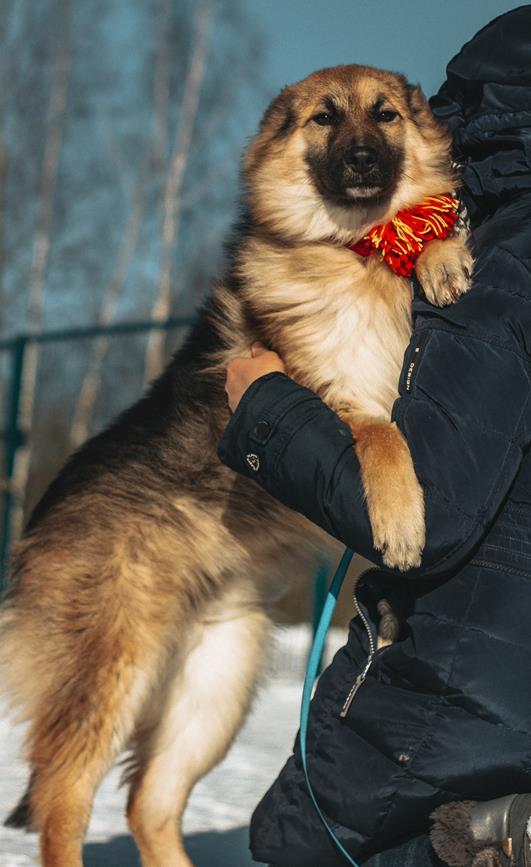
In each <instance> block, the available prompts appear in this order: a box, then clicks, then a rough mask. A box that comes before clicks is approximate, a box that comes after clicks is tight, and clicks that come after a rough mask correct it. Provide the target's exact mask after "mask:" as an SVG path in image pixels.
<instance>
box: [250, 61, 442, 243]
mask: <svg viewBox="0 0 531 867" xmlns="http://www.w3.org/2000/svg"><path fill="white" fill-rule="evenodd" d="M449 150H450V136H449V134H448V132H447V131H446V129H445V128H444V127H443V126H442V125H441V124H439V123H438V122H437V121H436V120H435V118H434V117H433V115H432V113H431V111H430V108H429V106H428V103H427V101H426V99H425V98H424V96H423V95H422V93H421V91H420V89H419V88H418V87H412V86H411V85H409V84H408V82H407V81H406V79H405V78H404V77H403V76H402V75H398V74H396V73H392V72H383V71H381V70H378V69H372V68H370V67H366V66H355V65H352V66H339V67H336V68H334V69H324V70H321V71H320V72H315V73H313V75H310V76H309V77H308V78H306V79H305V80H304V81H301V82H300V83H299V84H295V85H293V86H291V87H287V88H285V89H284V90H283V91H282V92H281V94H280V95H279V96H278V97H277V98H276V99H275V100H274V101H273V102H272V104H271V105H270V106H269V108H268V109H267V111H266V113H265V115H264V117H263V120H262V123H261V126H260V131H259V133H258V135H257V136H256V137H255V138H254V139H253V140H252V142H251V144H250V146H249V148H248V151H247V155H246V159H245V179H246V184H247V189H248V192H249V202H250V208H251V213H252V215H253V218H254V219H255V220H256V221H257V222H259V223H261V224H263V225H265V226H267V227H268V228H269V230H271V231H273V232H275V233H278V234H280V235H281V236H283V237H287V238H291V239H294V240H325V239H332V240H340V241H349V240H355V239H357V238H358V237H360V235H361V234H363V233H364V232H365V231H366V229H367V228H369V227H370V226H372V225H374V224H375V223H378V222H382V221H384V220H385V219H389V218H390V217H391V216H393V215H394V214H395V213H396V212H397V211H398V210H399V209H400V208H402V207H406V206H408V205H413V204H417V203H418V202H419V201H420V200H421V199H422V198H424V197H425V196H426V195H434V194H436V193H442V192H447V191H448V183H449V182H450V179H451V177H452V173H451V169H450V155H449Z"/></svg>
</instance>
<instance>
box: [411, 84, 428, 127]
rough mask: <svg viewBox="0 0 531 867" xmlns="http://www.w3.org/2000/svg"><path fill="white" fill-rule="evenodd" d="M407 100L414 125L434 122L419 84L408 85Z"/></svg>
mask: <svg viewBox="0 0 531 867" xmlns="http://www.w3.org/2000/svg"><path fill="white" fill-rule="evenodd" d="M406 99H407V105H408V108H409V111H410V114H411V119H412V120H413V122H414V123H416V124H419V125H420V124H424V123H426V122H427V121H428V120H433V115H432V113H431V108H430V106H429V103H428V100H427V99H426V97H425V96H424V94H423V92H422V90H421V89H420V87H419V85H418V84H407V85H406Z"/></svg>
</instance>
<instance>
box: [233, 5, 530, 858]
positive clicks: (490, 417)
mask: <svg viewBox="0 0 531 867" xmlns="http://www.w3.org/2000/svg"><path fill="white" fill-rule="evenodd" d="M447 73H448V75H447V81H446V83H445V84H444V85H443V86H442V88H441V90H440V91H439V93H438V95H437V96H435V97H434V98H433V99H432V101H431V105H432V109H433V111H434V113H435V115H436V116H437V117H438V118H439V119H440V120H442V121H444V122H445V123H446V124H448V126H449V128H450V130H451V131H452V133H453V136H454V143H455V156H456V160H457V161H458V162H459V163H460V164H461V166H462V168H461V177H462V181H463V188H462V191H461V197H462V200H463V201H464V203H465V205H466V208H467V210H468V213H469V216H470V220H471V225H472V229H473V233H472V239H473V250H474V255H475V260H476V264H475V269H474V276H473V286H472V289H471V291H470V292H469V293H468V294H467V295H465V296H464V297H463V298H462V299H461V300H460V301H459V302H458V303H457V304H455V305H453V306H451V307H446V308H442V309H441V308H435V307H433V306H431V305H430V304H429V303H428V302H427V301H426V300H425V299H424V298H423V297H421V296H420V295H418V296H417V297H416V298H415V301H414V330H413V335H412V340H411V344H410V347H409V349H408V350H407V351H406V356H405V361H404V372H403V375H402V377H401V382H400V398H399V399H398V400H397V401H396V403H395V406H394V408H393V421H395V422H396V424H397V425H398V427H399V429H400V430H401V431H402V433H403V434H404V436H405V438H406V440H407V443H408V445H409V448H410V451H411V454H412V457H413V461H414V465H415V470H416V472H417V476H418V478H419V480H420V482H421V484H422V487H423V489H424V495H425V503H426V545H425V549H424V553H423V559H422V564H421V567H420V568H418V569H414V570H411V571H409V572H406V573H399V572H396V571H392V570H389V569H386V568H384V567H383V566H382V565H381V564H382V560H381V555H380V553H379V552H378V551H376V550H375V549H374V548H373V545H372V535H371V528H370V523H369V520H368V515H367V511H366V508H365V505H364V501H363V488H362V483H361V479H360V468H359V463H358V460H357V458H356V454H355V451H354V448H353V447H352V439H351V437H350V431H349V430H348V428H347V427H346V425H344V424H342V422H341V421H340V420H339V419H338V417H337V416H336V415H335V414H334V413H333V412H332V410H331V409H329V408H328V407H327V406H326V405H325V404H324V403H323V402H322V401H320V399H319V398H318V397H317V396H316V395H313V394H312V392H310V391H309V390H308V389H304V388H302V387H301V386H299V385H298V384H297V383H295V382H294V381H293V380H291V379H290V378H289V377H288V376H287V375H286V373H285V369H284V364H283V361H282V359H281V358H280V357H279V356H278V355H277V354H276V353H275V352H272V351H269V350H267V349H266V348H265V347H262V346H260V345H254V346H253V348H252V352H251V357H249V358H239V359H236V360H234V361H233V362H231V363H230V364H229V365H228V368H227V382H226V391H227V396H228V402H229V406H230V408H231V410H232V412H233V415H232V418H231V420H230V422H229V425H228V427H227V428H226V430H225V432H224V434H223V436H222V439H221V441H220V445H219V455H220V458H221V460H222V461H223V462H224V463H226V464H227V465H228V466H230V467H231V468H232V469H233V470H236V471H237V472H240V473H242V474H243V475H245V476H247V477H248V478H252V479H254V480H255V481H256V482H257V483H258V484H260V485H261V486H262V487H263V488H264V489H265V490H266V491H268V492H269V493H270V494H272V495H273V496H274V497H276V498H278V499H279V500H281V501H282V502H283V503H284V504H286V505H288V506H290V507H291V508H293V509H295V510H297V511H299V512H301V513H303V514H304V515H306V516H307V517H309V518H310V519H311V520H312V521H314V522H315V523H317V524H319V525H320V526H321V527H323V528H324V529H325V530H327V531H328V532H329V533H331V534H332V535H333V536H335V537H336V538H338V539H339V540H340V541H341V542H343V543H344V544H346V545H348V546H349V547H352V548H354V550H356V551H358V552H360V553H362V554H363V555H364V556H366V557H368V558H369V559H370V560H371V561H373V562H375V563H376V564H379V565H378V566H376V567H375V568H374V569H373V570H370V571H369V572H368V573H367V574H366V575H365V576H364V577H363V578H362V579H361V581H360V584H359V586H358V589H357V595H358V602H359V606H360V612H361V616H358V617H356V618H354V620H353V621H352V623H351V627H350V633H349V639H348V643H347V645H346V646H345V647H344V648H343V649H342V650H341V651H340V652H339V653H338V654H337V655H336V657H335V659H334V661H333V663H332V665H331V666H330V667H329V668H328V669H327V670H326V671H325V672H324V673H323V675H322V677H321V679H320V681H319V685H318V689H317V691H316V695H315V698H314V700H313V703H312V712H311V719H310V730H309V742H308V762H309V768H310V775H311V778H312V783H313V786H314V790H315V791H316V794H317V798H318V800H319V803H320V806H321V808H322V810H323V811H324V813H325V815H326V816H327V817H328V819H329V821H330V823H331V824H332V826H333V829H334V831H335V833H336V835H337V836H338V837H339V839H340V840H341V843H342V845H343V846H344V847H345V848H346V849H347V851H348V852H349V853H351V855H352V857H353V858H356V859H358V860H359V861H361V862H363V863H364V864H367V867H369V865H370V867H398V865H400V867H410V865H419V867H427V865H440V864H444V863H446V864H449V865H454V867H459V865H461V867H468V865H472V864H473V865H515V867H524V865H530V864H531V820H530V816H531V795H529V794H526V793H527V792H530V791H531V691H530V690H529V689H528V688H527V673H528V670H529V664H530V662H531V630H530V629H529V623H528V614H527V612H528V609H529V604H530V601H531V450H530V444H531V388H530V376H531V338H530V335H531V273H530V258H529V257H530V250H531V233H530V229H529V226H530V225H531V6H529V5H526V6H522V7H520V8H518V9H515V10H513V11H511V12H509V13H507V14H506V15H503V16H501V17H499V18H497V19H495V20H494V21H493V22H491V23H490V24H489V25H487V26H486V27H485V28H484V29H483V30H481V31H480V32H479V33H478V34H477V35H476V36H475V37H474V38H473V39H472V40H471V41H470V42H469V43H467V44H466V45H465V46H464V48H463V49H462V51H461V52H460V53H459V54H458V55H457V56H456V57H455V58H453V60H451V62H450V63H449V65H448V68H447ZM258 427H259V430H260V436H257V435H256V431H257V430H258ZM349 438H350V439H349ZM249 455H252V456H253V460H252V461H251V460H249ZM389 605H390V606H391V609H392V610H393V611H394V612H395V614H396V617H397V621H398V623H399V632H398V635H397V636H396V637H395V640H394V641H393V643H392V644H391V645H390V646H388V647H386V648H385V649H384V650H383V651H379V652H376V653H374V649H373V647H372V644H371V641H373V639H372V638H371V635H373V634H375V633H376V632H377V630H378V620H379V619H380V617H381V614H382V612H383V611H384V610H387V609H386V608H385V606H389ZM368 654H369V655H370V663H371V664H370V667H369V668H368V670H367V672H366V677H365V679H364V680H363V681H362V683H361V686H360V688H359V689H358V690H353V684H355V683H356V680H357V677H358V676H359V674H360V673H361V672H362V671H364V669H365V666H366V661H367V658H368ZM353 692H355V694H354V695H353ZM352 695H353V699H352V701H350V703H349V701H347V699H348V697H349V696H352ZM433 811H436V812H435V823H434V825H433V828H432V833H431V841H430V837H429V836H428V829H429V817H430V814H432V813H433ZM526 829H527V831H529V834H530V836H528V835H527V833H526ZM251 838H252V840H251V848H252V852H253V856H254V857H255V859H256V860H258V861H262V862H263V861H267V862H270V863H271V864H272V865H274V867H303V865H304V867H312V865H315V867H317V865H319V867H337V865H339V864H341V863H344V862H343V860H342V858H341V856H340V855H339V853H338V852H337V851H336V850H335V848H334V846H333V844H332V842H331V841H330V839H329V838H328V835H327V833H326V831H325V830H324V828H323V826H322V825H321V823H320V820H319V817H318V815H317V813H316V811H315V809H314V807H313V805H312V803H311V800H310V797H309V794H308V791H307V788H306V783H305V780H304V776H303V772H302V768H301V760H300V751H299V747H298V744H296V746H295V752H294V755H293V756H292V757H291V758H290V759H289V760H288V762H287V764H286V766H285V767H284V769H283V771H282V772H281V774H280V776H279V778H278V779H277V781H276V782H275V783H274V784H273V786H272V787H271V789H270V790H269V792H268V793H267V794H266V795H265V796H264V798H263V800H262V802H261V803H260V804H259V805H258V807H257V808H256V811H255V814H254V817H253V821H252V827H251Z"/></svg>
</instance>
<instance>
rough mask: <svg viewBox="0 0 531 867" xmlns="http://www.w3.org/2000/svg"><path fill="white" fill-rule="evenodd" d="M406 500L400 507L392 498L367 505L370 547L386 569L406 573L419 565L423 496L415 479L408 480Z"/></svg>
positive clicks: (422, 547) (423, 535)
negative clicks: (379, 553)
mask: <svg viewBox="0 0 531 867" xmlns="http://www.w3.org/2000/svg"><path fill="white" fill-rule="evenodd" d="M408 487H409V491H408V497H407V501H405V500H404V501H402V503H401V504H400V506H398V505H397V503H396V498H395V497H388V498H387V497H382V496H381V497H380V498H379V501H378V502H377V503H376V502H374V501H372V503H370V504H369V517H370V521H371V527H372V532H373V540H374V547H375V548H376V549H377V550H378V551H381V552H382V555H383V556H382V559H383V562H384V563H385V565H386V566H389V568H390V569H400V571H401V572H406V571H407V570H408V569H414V568H415V567H417V566H420V563H421V559H422V551H423V549H424V542H425V531H424V496H423V493H422V489H421V487H420V485H419V483H418V482H417V480H416V479H415V481H414V484H413V481H412V480H410V481H409V484H408Z"/></svg>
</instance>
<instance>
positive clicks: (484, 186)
mask: <svg viewBox="0 0 531 867" xmlns="http://www.w3.org/2000/svg"><path fill="white" fill-rule="evenodd" d="M446 71H447V80H446V82H445V83H444V84H443V85H442V87H441V89H440V90H439V93H438V94H437V95H436V96H434V97H432V99H431V100H430V104H431V107H432V110H433V112H434V114H435V115H436V117H438V118H439V120H441V121H443V122H444V123H446V124H447V125H448V126H449V127H450V129H451V131H452V133H453V136H454V145H455V157H456V160H457V161H458V162H459V163H462V164H463V165H464V168H463V171H462V177H463V181H464V183H465V198H466V202H467V205H468V206H469V209H470V212H471V216H472V219H474V216H475V214H476V213H477V211H478V209H480V210H481V212H482V213H483V214H485V213H487V214H488V213H489V212H492V211H494V210H496V208H497V207H499V206H500V205H501V204H503V203H504V202H505V201H507V200H508V199H510V198H513V197H514V196H515V195H517V194H521V193H525V192H531V5H525V6H520V7H519V8H518V9H513V10H511V11H510V12H507V13H506V14H505V15H501V16H500V17H499V18H495V19H494V20H493V21H491V22H490V24H487V26H486V27H484V28H483V29H482V30H480V31H479V33H477V34H476V35H475V36H474V37H473V38H472V39H471V40H470V42H467V43H466V44H465V45H464V46H463V48H462V49H461V51H460V52H459V54H457V55H456V56H455V57H454V58H453V59H452V60H451V61H450V63H449V64H448V66H447V69H446Z"/></svg>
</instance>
